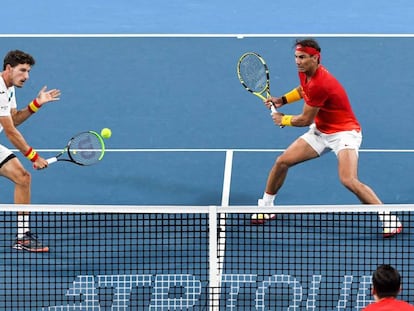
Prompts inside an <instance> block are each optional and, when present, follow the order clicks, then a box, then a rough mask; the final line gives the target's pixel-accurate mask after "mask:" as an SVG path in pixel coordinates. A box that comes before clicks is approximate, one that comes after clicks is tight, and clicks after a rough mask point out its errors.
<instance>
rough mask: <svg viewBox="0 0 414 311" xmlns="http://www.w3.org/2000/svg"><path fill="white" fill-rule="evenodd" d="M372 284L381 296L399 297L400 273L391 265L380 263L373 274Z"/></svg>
mask: <svg viewBox="0 0 414 311" xmlns="http://www.w3.org/2000/svg"><path fill="white" fill-rule="evenodd" d="M372 286H373V287H374V289H375V293H376V295H377V296H378V297H379V298H384V297H397V295H398V294H399V292H400V287H401V276H400V273H399V272H398V271H397V270H396V269H394V268H393V267H391V266H390V265H380V266H379V267H378V268H377V270H375V272H374V273H373V274H372Z"/></svg>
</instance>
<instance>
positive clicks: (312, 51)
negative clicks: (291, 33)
mask: <svg viewBox="0 0 414 311" xmlns="http://www.w3.org/2000/svg"><path fill="white" fill-rule="evenodd" d="M296 51H300V52H305V53H307V54H309V55H317V56H318V57H319V58H320V57H321V53H320V52H319V51H318V50H317V49H315V48H313V47H310V46H302V45H300V44H298V45H297V46H296Z"/></svg>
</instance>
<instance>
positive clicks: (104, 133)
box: [101, 127, 112, 139]
mask: <svg viewBox="0 0 414 311" xmlns="http://www.w3.org/2000/svg"><path fill="white" fill-rule="evenodd" d="M111 135H112V131H111V129H109V128H107V127H105V128H103V129H102V131H101V136H102V137H103V138H105V139H108V138H110V137H111Z"/></svg>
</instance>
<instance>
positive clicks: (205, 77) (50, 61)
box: [0, 36, 414, 310]
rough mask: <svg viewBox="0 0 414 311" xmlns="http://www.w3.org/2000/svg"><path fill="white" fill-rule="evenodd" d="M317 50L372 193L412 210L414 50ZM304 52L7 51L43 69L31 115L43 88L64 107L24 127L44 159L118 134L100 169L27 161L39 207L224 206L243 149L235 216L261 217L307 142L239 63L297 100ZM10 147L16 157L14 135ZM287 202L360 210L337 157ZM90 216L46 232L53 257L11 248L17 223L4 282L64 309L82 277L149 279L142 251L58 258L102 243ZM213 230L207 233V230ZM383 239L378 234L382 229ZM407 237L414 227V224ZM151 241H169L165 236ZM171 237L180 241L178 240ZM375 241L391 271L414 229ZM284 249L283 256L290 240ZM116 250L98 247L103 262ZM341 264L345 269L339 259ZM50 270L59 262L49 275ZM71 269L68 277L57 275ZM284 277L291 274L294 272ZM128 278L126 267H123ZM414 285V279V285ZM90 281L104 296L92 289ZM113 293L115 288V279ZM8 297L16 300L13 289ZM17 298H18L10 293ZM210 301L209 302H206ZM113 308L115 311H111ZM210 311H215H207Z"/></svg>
mask: <svg viewBox="0 0 414 311" xmlns="http://www.w3.org/2000/svg"><path fill="white" fill-rule="evenodd" d="M317 39H318V40H319V42H320V44H321V46H322V62H323V63H324V65H326V66H327V67H328V69H330V71H331V72H332V73H333V74H335V75H336V76H337V78H338V79H339V80H340V81H341V82H342V83H343V85H344V86H345V87H346V89H347V90H348V94H349V97H350V99H351V102H352V103H353V107H354V110H355V113H356V115H357V116H358V118H359V120H360V122H361V124H362V127H363V135H364V142H363V146H362V150H361V153H360V170H359V175H360V178H361V180H362V181H364V182H366V183H367V184H369V185H370V186H372V188H374V189H375V191H376V192H377V193H378V195H379V196H380V197H381V198H382V200H383V201H384V202H385V203H395V204H401V203H412V202H413V198H414V197H413V192H412V173H413V169H412V168H413V159H412V152H413V149H414V139H413V135H412V133H413V132H414V125H413V123H412V113H413V106H412V103H411V100H410V98H411V87H412V76H411V68H413V66H414V60H413V58H412V57H411V53H412V52H411V51H412V50H413V49H414V38H411V37H320V38H317ZM294 40H295V38H294V37H277V36H274V37H245V38H243V39H238V38H235V37H139V36H134V37H117V36H112V37H93V36H89V37H15V38H13V37H2V38H0V43H1V44H0V47H1V48H0V55H4V54H5V53H6V52H7V51H8V50H11V49H16V48H18V49H22V50H25V51H28V52H30V53H31V54H33V55H34V56H35V58H36V60H37V63H36V65H35V66H34V67H33V69H32V71H31V78H30V80H29V81H28V82H27V84H26V85H25V87H24V88H23V89H19V90H17V100H18V103H20V106H21V107H22V106H23V105H25V104H26V103H28V102H29V101H30V100H31V99H32V98H33V97H34V96H35V95H36V94H37V92H38V90H39V89H40V88H41V87H42V86H43V85H47V86H48V87H49V88H60V89H61V90H62V98H61V100H60V102H56V103H51V104H48V105H47V106H46V107H44V108H42V110H41V111H40V112H39V113H38V114H36V115H34V116H33V117H32V119H31V120H29V121H28V122H27V123H26V124H23V125H22V126H21V127H20V130H21V131H22V133H23V134H24V136H25V137H26V139H27V140H28V142H29V143H30V144H31V145H32V146H33V147H35V148H36V149H37V150H40V151H41V154H42V155H44V156H45V157H49V156H52V155H54V154H55V153H56V150H59V149H60V148H62V147H63V146H64V145H65V144H66V141H67V139H68V138H70V137H71V135H73V134H74V133H77V132H79V131H84V130H98V131H99V130H100V129H101V128H103V127H110V128H111V129H112V131H113V136H112V138H111V139H110V140H107V148H108V150H107V154H106V155H105V157H104V159H103V161H102V162H101V163H99V164H97V165H95V166H91V167H77V166H73V165H71V164H67V163H56V164H54V165H51V166H50V167H49V168H48V169H46V170H43V171H34V170H32V169H31V168H30V163H28V162H27V161H26V160H24V159H23V157H21V158H22V162H23V163H24V164H25V165H26V167H27V168H28V170H30V172H31V174H32V179H33V189H32V197H33V200H32V201H33V203H38V204H103V205H108V204H114V205H125V204H129V205H145V206H151V205H178V206H180V205H194V206H197V205H201V206H209V205H217V206H219V205H221V203H222V197H223V176H224V167H225V160H226V152H227V151H228V150H234V157H233V165H232V172H231V173H232V175H231V183H230V189H229V201H228V203H229V204H230V205H255V204H256V202H257V199H258V198H259V197H260V196H261V195H262V193H263V188H264V184H265V180H266V177H267V172H268V170H269V169H270V167H271V165H272V163H273V161H274V159H275V157H276V156H277V155H278V154H279V153H280V151H281V150H283V149H284V148H286V147H287V146H288V145H289V144H290V142H291V141H293V139H295V138H296V137H297V136H299V135H301V134H302V133H303V132H304V131H305V130H306V129H300V128H284V129H280V128H278V127H276V126H274V125H273V123H272V122H271V119H270V116H269V112H268V111H267V110H266V109H265V108H264V106H263V105H262V104H261V103H260V101H259V100H258V99H257V98H255V97H254V96H252V95H250V94H248V93H247V92H246V91H245V90H244V89H243V88H242V87H241V86H240V83H239V81H238V79H237V76H236V63H237V60H238V58H239V57H240V55H241V54H242V53H244V52H246V51H257V52H259V53H260V54H262V56H263V57H264V58H265V59H266V60H267V62H268V64H269V67H270V72H271V84H272V85H271V88H272V90H273V93H274V94H275V95H277V94H280V93H283V92H286V91H288V90H290V89H291V88H292V87H294V86H296V85H297V84H298V79H297V73H296V68H295V64H294V58H293V49H292V46H293V43H294ZM301 108H302V104H301V103H299V104H296V105H295V104H294V105H290V106H288V107H285V108H283V112H285V113H291V114H295V113H299V112H300V111H301ZM1 143H3V144H6V145H7V144H8V143H7V140H6V138H5V137H4V136H3V137H2V138H1ZM10 147H11V146H10ZM19 157H20V155H19ZM0 189H1V193H2V195H1V196H2V199H1V201H2V203H6V204H8V203H12V202H13V197H12V193H13V189H12V187H11V185H10V183H9V182H8V181H6V180H4V179H2V180H1V181H0ZM277 203H278V204H281V205H296V204H328V205H334V204H356V203H358V202H357V200H356V199H355V198H354V197H353V196H352V195H351V194H350V193H349V192H348V191H347V190H345V189H344V188H343V187H342V186H341V185H340V183H339V181H338V180H337V173H336V159H335V156H334V155H333V154H328V155H325V156H324V157H323V158H321V159H317V160H314V161H311V162H308V163H304V164H303V165H299V166H297V167H295V168H293V169H292V170H291V172H290V175H289V177H288V179H287V181H286V184H285V186H284V188H283V189H282V191H281V192H280V195H279V198H278V201H277ZM120 208H121V207H120ZM90 217H91V218H87V219H76V218H75V219H74V220H70V221H68V222H65V221H63V223H64V225H62V228H61V229H62V230H57V229H56V228H53V229H48V228H47V227H46V228H43V232H39V233H40V234H41V235H42V239H43V240H45V242H47V243H49V244H50V245H51V246H54V249H53V248H52V251H51V252H50V253H49V254H45V255H42V257H37V255H34V254H23V255H22V253H21V252H20V253H19V254H18V252H14V251H13V252H11V251H10V246H9V242H8V241H9V240H10V243H11V241H12V239H13V234H14V228H15V224H14V222H13V220H12V219H11V218H10V219H9V221H8V223H7V227H6V228H4V229H3V236H5V239H3V240H2V241H1V242H2V245H1V248H2V249H3V250H4V254H3V256H4V257H3V264H4V267H3V268H4V270H3V271H2V272H1V273H2V274H3V276H4V275H6V276H8V277H9V278H10V277H11V275H12V273H13V267H14V264H15V263H16V262H19V264H21V266H23V267H24V270H20V271H19V273H18V274H17V275H18V278H17V279H18V280H20V281H18V282H23V281H24V279H25V278H26V277H28V276H30V279H31V281H30V282H42V283H43V285H44V287H45V288H46V289H45V292H44V293H43V294H44V295H50V296H51V297H59V298H57V299H62V296H64V295H65V293H66V290H67V289H68V288H69V287H70V286H72V284H74V283H72V282H73V281H74V280H76V278H77V277H78V276H79V275H83V274H84V273H88V274H91V275H95V276H96V275H100V274H105V275H109V274H116V275H118V276H119V275H121V274H122V271H123V267H124V266H123V265H127V266H128V267H129V266H133V265H135V264H137V265H138V266H134V268H133V269H132V270H134V269H137V271H146V270H145V267H146V265H145V264H144V263H145V260H149V259H150V258H146V257H143V258H142V260H143V261H137V260H136V259H132V257H131V258H129V257H128V260H129V261H127V262H120V261H118V259H117V258H118V255H119V254H120V253H123V252H127V251H131V253H128V254H133V253H134V249H132V250H125V249H118V251H111V252H109V254H108V255H107V256H108V257H107V258H106V259H105V262H100V261H99V260H100V259H99V258H97V259H95V258H94V257H93V256H92V255H91V254H90V253H88V252H89V251H91V249H90V248H88V245H84V244H82V245H81V246H79V248H80V249H77V248H76V246H74V245H69V247H72V248H73V251H74V252H75V253H77V254H80V253H81V252H82V251H85V252H87V254H89V255H85V256H86V257H80V258H77V257H76V255H73V256H74V257H73V258H72V257H69V258H65V257H62V256H65V255H64V254H67V253H65V252H63V251H62V253H61V252H59V249H63V247H62V246H61V245H60V244H59V240H61V239H63V240H64V239H65V237H67V236H70V237H71V239H72V240H82V236H83V234H91V233H93V232H92V231H93V228H89V227H86V228H83V229H82V230H85V231H82V230H81V232H77V231H76V224H77V223H78V222H81V223H82V222H85V223H89V222H93V221H94V216H90ZM133 217H136V216H133ZM32 221H33V222H36V223H37V226H38V227H40V228H41V227H42V226H41V224H42V223H43V221H44V222H46V223H48V222H49V221H50V219H48V220H45V219H42V218H36V217H34V219H33V220H32ZM59 221H61V220H59ZM137 221H138V220H137ZM204 221H205V219H202V220H201V225H203V224H204ZM348 221H351V222H352V220H348ZM52 222H53V219H52ZM289 222H293V223H294V222H295V220H292V219H288V223H289ZM102 224H103V225H104V224H105V223H102ZM72 225H73V226H72ZM190 225H191V224H190ZM372 226H373V227H376V224H373V225H372ZM406 226H407V228H411V227H412V226H411V225H410V223H407V224H406ZM269 228H272V226H270V227H269ZM358 228H359V227H358ZM233 229H234V228H233ZM371 229H373V228H368V229H367V230H371ZM41 230H42V229H40V231H41ZM170 230H172V231H174V230H176V229H173V228H170ZM263 230H264V232H261V233H260V234H262V235H264V236H268V234H269V233H266V232H267V231H266V230H267V229H263ZM269 230H271V229H269ZM361 230H364V229H361ZM269 232H271V231H269ZM244 233H246V232H244ZM244 233H243V234H244ZM247 233H248V232H247ZM253 233H254V232H253ZM337 233H338V234H343V233H341V232H336V231H334V232H329V234H333V235H335V234H337ZM105 234H106V235H110V234H115V235H116V236H117V237H118V238H120V239H123V238H127V239H129V238H130V235H131V233H130V232H126V231H125V232H121V233H119V234H118V232H106V231H105ZM151 234H152V235H153V236H154V237H156V236H157V232H156V231H154V232H150V235H151ZM173 234H174V235H179V234H182V233H179V231H177V232H175V231H174V233H173ZM254 234H258V233H254ZM320 234H322V237H324V234H325V233H324V232H322V233H315V237H316V240H317V239H319V238H320ZM349 234H350V235H349V236H348V235H345V239H346V238H349V241H354V242H350V244H348V245H345V246H344V250H345V251H349V252H350V254H354V253H353V252H357V250H358V249H360V248H363V245H364V243H366V241H365V242H364V241H363V239H362V241H360V240H359V239H360V234H365V231H363V232H362V233H360V234H358V233H357V234H356V235H354V233H353V232H351V233H349ZM146 235H148V233H146V232H141V233H140V235H138V239H139V238H140V237H141V236H146ZM240 235H242V233H238V232H237V230H235V231H234V230H233V231H231V230H230V232H229V235H228V239H229V241H232V240H231V237H235V239H234V241H233V243H236V242H237V241H238V239H243V237H242V236H240ZM8 237H9V238H8ZM183 237H184V235H183ZM261 237H262V236H261V235H259V238H258V239H259V240H261V239H262V238H261ZM318 237H319V238H318ZM192 239H193V240H190V241H199V242H200V244H197V243H194V245H196V246H197V245H199V247H201V246H203V245H205V243H207V241H206V239H207V237H206V236H200V237H192ZM377 239H378V237H377V235H374V236H369V238H368V240H369V241H372V240H375V247H373V248H372V249H371V251H370V252H368V253H367V254H366V255H365V257H364V258H365V259H366V260H372V261H375V259H376V258H382V259H384V258H383V257H381V256H380V255H377V254H378V252H380V251H381V250H382V249H387V252H388V251H390V253H392V252H391V250H392V248H393V247H395V248H396V252H398V250H400V249H403V248H404V249H408V248H410V247H411V243H410V240H411V232H410V231H409V230H408V231H407V233H406V234H405V235H403V236H402V237H401V240H399V241H400V242H399V243H396V244H395V245H393V244H392V242H390V241H389V240H387V241H384V242H382V241H383V240H382V239H381V240H379V241H377ZM105 241H106V240H105ZM266 241H267V242H266V243H268V244H266V247H268V248H267V249H265V250H264V253H265V254H266V256H267V257H265V258H267V259H266V260H271V259H272V258H273V259H274V258H281V256H282V255H281V254H280V253H278V252H279V251H280V248H279V247H278V245H279V246H280V244H278V243H276V244H273V243H272V239H268V240H266ZM290 241H291V243H293V244H289V245H285V246H286V247H289V248H290V247H292V248H293V249H292V252H293V253H294V254H296V255H295V256H299V257H298V258H302V259H301V261H299V262H298V264H299V267H298V266H296V269H299V270H300V264H301V263H303V264H304V265H305V263H306V262H307V261H308V259H307V257H303V253H302V252H301V251H300V248H301V246H300V245H296V247H297V248H296V250H295V244H294V243H295V242H293V241H294V240H290ZM105 243H106V242H105ZM108 243H110V242H108ZM279 243H282V245H283V241H281V242H280V241H279ZM312 243H313V242H311V241H309V245H308V246H307V247H309V248H312V247H314V245H313V244H312ZM228 245H229V249H228V250H229V252H234V249H232V248H231V246H232V243H231V242H229V244H228ZM234 245H237V243H236V244H234ZM111 246H113V245H112V244H111V245H109V246H108V245H106V244H102V245H100V247H101V248H102V249H107V248H108V247H111ZM60 247H62V248H60ZM82 247H84V248H82ZM188 247H189V249H186V250H185V252H184V254H187V253H186V252H187V251H188V253H192V252H194V249H192V248H191V247H190V246H188ZM72 248H70V249H72ZM324 250H325V248H324ZM159 251H162V249H161V250H159ZM171 251H172V252H173V251H174V250H171ZM197 251H199V252H203V251H200V250H197ZM328 251H329V247H328ZM335 251H336V252H337V253H338V256H339V255H340V251H339V252H338V249H336V250H335ZM62 254H63V255H62ZM128 256H131V255H128ZM292 256H293V255H292ZM378 256H379V257H378ZM384 256H386V255H384ZM410 256H411V255H410V253H405V257H404V258H403V261H401V262H404V264H406V263H407V262H410V260H411V259H410ZM40 258H41V259H40ZM290 258H292V257H290ZM273 259H272V260H273ZM335 259H336V258H335V257H333V258H331V260H335ZM154 260H156V258H154ZM309 260H310V259H309ZM348 260H349V262H351V263H352V266H356V265H357V264H359V263H360V262H359V260H360V257H359V256H358V255H350V257H349V258H348ZM45 262H47V263H48V264H47V265H46V266H44V264H45ZM401 262H400V261H398V262H397V263H401ZM271 263H272V261H269V262H264V263H263V265H264V267H267V265H269V264H271ZM118 264H119V265H118ZM206 264H207V263H206ZM206 264H205V265H204V264H202V266H201V267H200V266H195V267H190V268H189V270H188V271H187V273H189V274H191V275H192V274H193V273H196V272H194V271H197V273H201V274H206V273H207V272H206V271H205V270H206ZM320 264H323V262H322V263H320ZM60 265H61V266H62V267H63V268H62V269H63V271H64V272H62V270H60V268H58V267H59V266H60ZM285 265H286V266H285ZM338 265H339V263H338ZM149 266H150V267H151V265H149ZM135 267H136V268H135ZM280 267H282V268H283V267H284V268H286V270H289V269H290V268H289V267H290V266H289V263H288V262H284V263H283V265H282V266H280ZM341 267H342V266H341ZM374 267H375V263H372V262H370V264H369V265H367V266H366V267H364V268H365V270H363V269H361V270H358V271H360V272H363V275H369V274H370V273H371V271H372V269H373V268H374ZM129 268H130V267H129ZM53 269H56V271H54V270H53ZM85 269H86V270H85ZM125 269H128V268H127V267H126V266H125ZM174 269H177V271H180V273H181V272H182V271H183V270H182V269H181V267H180V269H179V268H177V267H170V269H168V266H167V267H165V266H163V267H162V268H161V269H160V270H158V271H155V272H154V273H155V274H157V273H158V274H162V273H166V272H169V273H174V272H175V271H176V270H174ZM192 269H194V270H192ZM46 270H47V271H46ZM52 270H53V271H52ZM199 270H201V272H200V271H199ZM253 270H254V269H253ZM253 270H251V271H253ZM351 270H352V269H351ZM85 271H86V272H85ZM129 271H130V270H129ZM134 271H135V270H134ZM184 271H185V269H184ZM338 271H339V272H338V273H339V274H340V275H342V276H343V275H345V274H346V272H347V271H345V270H343V269H342V268H340V269H339V270H338ZM23 272H27V273H28V274H25V273H23ZM276 272H277V271H272V273H276ZM65 273H68V274H67V275H66V274H65ZM330 273H332V271H330ZM62 274H63V275H62ZM317 274H318V273H316V274H315V275H317ZM55 277H58V278H59V277H60V278H61V279H63V280H64V282H67V283H66V284H63V285H60V286H62V288H59V289H57V291H56V292H55V293H50V292H49V290H50V289H48V286H47V285H45V284H49V283H48V282H51V284H53V278H55ZM141 277H142V279H139V280H136V282H138V283H139V284H147V283H145V282H147V281H148V280H146V279H145V277H144V276H141ZM408 277H409V278H412V276H411V275H409V276H408ZM79 282H80V284H90V283H91V282H92V283H93V281H91V282H89V281H88V280H86V281H85V280H80V281H79ZM102 282H103V283H105V282H106V283H105V284H106V285H107V284H109V283H108V282H109V281H107V280H102ZM134 282H135V281H134ZM307 282H310V281H309V280H307ZM75 283H76V282H75ZM103 283H102V284H103ZM345 283H346V282H345ZM364 284H365V283H364ZM2 286H4V284H3V285H2ZM1 290H4V292H7V291H6V290H8V289H7V288H6V289H4V288H3V289H1ZM74 290H75V289H74ZM11 294H12V295H13V294H15V293H14V292H13V291H11ZM36 294H37V295H38V294H39V292H37V293H36ZM19 295H26V293H19ZM148 295H151V294H150V293H149V294H148ZM203 295H206V293H205V292H203ZM24 299H30V298H29V297H25V298H24ZM59 301H60V300H59ZM38 307H40V306H38ZM41 307H46V306H45V305H42V306H41ZM109 308H110V306H106V309H109ZM252 308H253V307H252ZM104 309H105V308H103V310H104ZM188 309H190V308H188ZM51 310H57V309H53V308H52V309H51ZM73 310H78V309H75V308H74V309H73ZM93 310H95V309H93ZM96 310H98V309H96ZM177 310H178V308H177ZM199 310H203V309H202V308H201V307H200V309H199ZM252 310H254V309H252Z"/></svg>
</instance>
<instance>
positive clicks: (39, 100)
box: [11, 86, 61, 126]
mask: <svg viewBox="0 0 414 311" xmlns="http://www.w3.org/2000/svg"><path fill="white" fill-rule="evenodd" d="M46 89H47V87H46V86H44V87H43V88H42V89H41V90H40V91H39V93H38V94H37V97H36V102H35V103H34V102H32V103H30V104H29V105H28V106H27V107H25V108H23V109H22V110H16V109H12V110H11V115H12V119H13V122H14V125H15V126H18V125H20V124H22V123H23V122H24V121H26V120H27V119H28V118H29V117H30V116H31V115H32V114H33V112H34V111H33V109H40V108H41V107H42V106H43V105H44V104H46V103H48V102H52V101H57V100H59V99H60V95H61V92H60V90H58V89H52V90H48V91H47V90H46ZM33 105H34V106H33ZM30 107H33V108H30Z"/></svg>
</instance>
